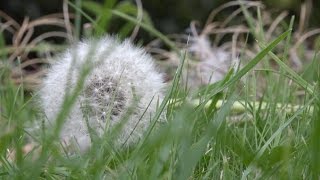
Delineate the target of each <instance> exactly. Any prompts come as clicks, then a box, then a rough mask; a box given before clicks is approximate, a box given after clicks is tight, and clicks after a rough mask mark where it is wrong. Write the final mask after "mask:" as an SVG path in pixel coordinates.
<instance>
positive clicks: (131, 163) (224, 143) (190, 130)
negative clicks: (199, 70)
mask: <svg viewBox="0 0 320 180" xmlns="http://www.w3.org/2000/svg"><path fill="white" fill-rule="evenodd" d="M78 5H79V4H78ZM78 5H75V6H74V7H79V6H78ZM106 7H107V5H106ZM108 7H109V6H108ZM110 7H111V5H110ZM112 7H113V6H112ZM76 10H77V9H76ZM78 10H80V9H78ZM244 11H245V9H244ZM79 12H80V11H79ZM113 12H117V13H114V14H115V15H118V16H120V17H123V18H124V19H126V20H128V21H130V23H134V24H136V25H137V24H138V25H141V27H143V28H144V29H145V30H146V31H148V32H149V33H150V34H152V35H154V36H155V37H159V38H160V39H161V40H163V41H167V44H168V45H169V47H171V48H172V49H175V50H176V52H178V53H179V57H180V65H179V68H178V70H177V72H176V74H175V77H174V80H173V82H172V84H171V85H170V88H169V90H168V92H167V94H166V97H165V100H164V101H163V102H162V103H161V105H160V107H159V111H158V112H157V114H155V115H154V117H153V119H152V121H153V122H154V124H155V122H156V120H157V119H158V118H159V116H160V114H161V112H162V111H164V110H165V109H166V111H167V118H168V122H167V123H165V124H161V125H160V127H158V128H155V127H154V126H151V127H150V128H149V129H148V131H147V132H146V136H145V139H143V141H141V142H140V143H138V144H137V145H136V146H134V147H131V148H129V149H115V148H114V147H112V146H111V145H110V144H109V143H106V142H110V141H113V140H112V139H110V137H101V139H98V140H97V141H94V143H93V145H92V148H91V149H90V150H89V152H87V153H85V154H81V153H78V152H75V153H74V154H72V155H70V154H68V153H67V152H63V151H62V150H61V144H60V143H59V138H58V133H59V131H60V129H61V127H62V126H63V122H64V121H65V120H66V117H67V115H68V111H69V110H70V109H71V107H72V105H73V103H74V101H75V99H76V97H77V95H78V94H79V92H81V89H82V85H83V81H84V79H85V78H86V76H87V74H88V73H89V71H90V67H86V68H84V69H83V71H82V75H81V78H80V80H79V82H78V86H77V88H76V89H75V90H74V91H71V92H70V93H69V96H66V97H65V103H64V108H63V111H61V113H60V116H59V118H58V119H59V120H58V123H57V124H56V126H55V127H56V128H55V129H53V130H52V131H51V130H47V129H41V128H40V129H41V135H40V137H33V136H31V137H30V134H29V131H28V130H29V129H28V127H30V124H32V123H34V122H41V121H44V120H45V119H44V118H43V117H42V116H41V115H39V114H41V113H39V107H37V105H36V102H37V97H36V94H35V95H34V96H31V97H28V96H26V95H25V93H24V86H23V84H21V85H20V86H16V85H14V84H12V82H11V81H10V73H8V72H9V71H10V69H6V68H1V72H0V80H1V87H0V113H1V114H0V178H1V179H239V178H240V177H242V179H318V178H319V176H320V172H319V169H320V165H319V162H320V155H319V152H320V143H319V137H320V130H319V128H320V123H319V120H320V119H319V117H320V111H319V110H320V107H319V106H320V100H319V92H320V91H319V87H320V81H319V79H320V77H319V71H312V72H311V73H312V75H313V76H314V79H315V80H316V81H314V82H313V83H311V82H309V81H307V80H305V78H304V76H302V75H300V74H298V73H296V72H295V71H293V70H292V69H291V68H290V67H289V66H288V65H287V64H286V61H285V59H286V55H284V56H282V55H280V56H279V55H277V54H275V53H273V51H272V50H273V49H274V48H276V47H277V45H278V44H279V43H281V42H283V41H286V42H285V43H284V44H285V47H288V46H290V43H289V42H290V40H288V39H290V36H291V28H292V26H290V27H289V29H288V30H287V31H285V32H284V33H282V34H281V35H279V36H278V37H277V38H275V39H274V40H273V41H272V42H265V40H264V38H263V32H262V31H260V33H258V34H255V33H256V32H255V31H254V30H255V29H254V28H251V34H253V35H254V36H255V35H256V39H258V40H259V43H260V48H261V51H260V52H259V53H257V55H256V56H255V57H254V58H253V59H251V60H250V61H248V63H247V64H246V65H245V66H244V67H242V68H241V69H239V70H230V72H229V74H228V75H227V76H226V77H225V79H223V80H222V81H220V82H218V83H216V84H214V85H208V86H206V87H204V88H203V89H201V90H199V91H198V92H196V93H193V94H190V93H189V92H188V91H187V90H185V89H184V88H181V87H182V86H181V84H182V81H181V73H182V68H183V66H184V65H185V59H186V57H187V56H188V54H187V53H185V52H184V51H180V50H179V49H178V48H177V47H175V45H174V44H173V43H172V44H171V40H169V39H168V40H166V39H167V37H166V36H165V35H163V34H161V33H160V32H158V31H157V30H155V29H154V28H153V27H152V26H151V25H150V24H148V23H145V22H139V21H138V20H136V19H135V18H134V17H131V16H128V17H127V15H124V14H123V13H121V12H120V13H119V12H118V11H113ZM80 13H82V12H80ZM82 15H83V14H82ZM77 17H78V18H80V16H77ZM98 19H99V18H98ZM98 19H97V20H93V21H94V23H95V24H97V26H101V27H106V26H107V25H108V22H109V21H108V17H104V18H102V19H100V20H98ZM246 20H247V21H248V23H249V24H253V22H250V21H251V18H250V14H249V13H247V19H246ZM78 28H80V27H78ZM98 29H99V28H97V27H95V30H96V31H97V33H101V32H100V30H98ZM78 31H80V30H78ZM286 38H287V39H286ZM4 46H5V45H4V44H1V49H2V48H5V47H4ZM288 48H289V47H288ZM285 54H286V53H285ZM4 55H5V53H4ZM88 56H89V55H88ZM316 57H317V54H315V56H314V59H313V62H316ZM271 58H272V59H274V60H275V61H276V62H277V63H278V65H279V66H280V67H281V68H282V69H281V70H280V72H279V73H272V72H271V73H269V74H268V78H266V82H265V83H266V84H267V88H266V89H265V92H263V97H262V98H261V99H260V101H259V102H258V103H251V102H256V96H255V92H256V88H257V87H256V86H257V85H259V84H260V83H261V82H260V81H259V78H257V77H255V73H259V71H257V72H256V71H254V67H255V66H256V65H257V64H258V63H260V62H263V61H269V60H270V59H271ZM265 65H266V66H267V67H265V68H266V69H272V66H269V64H265ZM274 71H275V72H278V70H274ZM308 73H310V72H304V74H308ZM248 74H253V76H252V77H250V76H249V77H247V75H248ZM243 78H247V79H248V80H247V81H246V82H247V83H246V84H245V86H246V87H241V86H239V81H240V79H243ZM297 90H299V91H302V92H304V93H305V95H304V96H303V97H302V98H299V97H297V96H296V92H297ZM243 91H245V93H243ZM194 97H196V98H197V100H198V103H197V104H192V103H190V98H194ZM171 100H174V101H178V102H179V104H180V105H178V106H177V105H175V104H174V103H172V102H171ZM218 100H222V102H223V103H222V104H221V106H220V107H219V108H217V107H216V106H215V105H216V102H218ZM238 100H242V101H243V102H244V104H245V105H246V106H245V108H246V109H245V112H242V114H243V116H242V117H240V118H237V119H236V122H235V123H230V120H232V118H233V116H234V112H233V108H232V105H233V104H234V102H235V101H238ZM208 102H209V103H210V102H211V104H210V105H209V106H208ZM279 102H280V103H281V104H280V107H279ZM250 103H251V104H250ZM289 104H296V105H299V106H298V107H299V108H298V110H296V111H295V112H293V113H288V112H287V111H286V109H287V108H289V107H288V106H289ZM281 105H282V106H281ZM311 106H313V107H314V110H313V112H312V113H310V107H311ZM40 124H41V123H40ZM115 133H116V132H115ZM28 139H32V140H33V141H34V142H36V144H38V145H36V146H34V149H33V150H31V151H28V153H27V154H26V153H25V151H24V147H25V145H27V144H28V143H30V140H28ZM111 144H112V143H111ZM13 154H14V156H13Z"/></svg>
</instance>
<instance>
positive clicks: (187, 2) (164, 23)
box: [0, 0, 320, 34]
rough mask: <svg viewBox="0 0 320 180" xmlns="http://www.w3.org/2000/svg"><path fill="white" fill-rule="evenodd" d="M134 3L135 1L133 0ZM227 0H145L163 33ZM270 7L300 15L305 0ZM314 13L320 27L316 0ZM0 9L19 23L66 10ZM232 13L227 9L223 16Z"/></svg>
mask: <svg viewBox="0 0 320 180" xmlns="http://www.w3.org/2000/svg"><path fill="white" fill-rule="evenodd" d="M97 1H98V0H97ZM100 1H102V0H100ZM132 2H133V3H134V1H132ZM226 2H229V1H226V0H142V4H143V7H144V9H145V10H146V11H147V12H148V13H149V15H150V16H151V18H152V21H153V23H154V25H155V27H156V28H157V29H158V30H160V31H162V32H163V33H165V34H167V33H180V32H182V31H184V30H185V29H186V28H187V27H188V26H189V23H190V21H192V20H199V21H200V22H205V20H206V18H207V17H208V15H209V13H210V12H211V11H212V10H213V9H215V8H217V7H218V6H219V5H221V4H223V3H226ZM263 2H264V3H265V4H266V5H267V7H268V8H270V9H273V10H275V11H281V10H284V9H286V10H288V11H289V12H290V13H291V14H294V15H297V16H298V15H299V10H300V6H301V4H302V3H303V2H304V1H302V0H264V1H263ZM312 2H313V9H312V16H311V18H310V22H309V26H310V27H316V26H320V21H319V19H320V1H319V0H313V1H312ZM0 10H2V11H4V12H5V13H7V14H8V15H10V16H11V17H13V18H14V19H15V20H17V21H18V22H20V23H21V22H22V21H23V18H24V17H25V16H28V17H30V19H34V18H37V17H40V16H43V15H47V14H50V13H56V12H62V0H0ZM223 16H228V12H226V11H224V12H223V14H220V18H223Z"/></svg>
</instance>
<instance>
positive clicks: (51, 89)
mask: <svg viewBox="0 0 320 180" xmlns="http://www.w3.org/2000/svg"><path fill="white" fill-rule="evenodd" d="M91 64H93V69H92V70H91V72H90V74H89V75H88V76H87V77H86V80H85V82H84V88H83V90H82V92H81V94H80V96H79V97H78V99H77V103H76V104H75V105H74V107H73V108H72V111H71V112H70V114H69V117H68V119H67V120H66V122H65V124H64V126H63V129H62V132H61V137H62V139H64V140H66V141H68V140H70V139H72V138H73V137H74V138H75V139H76V140H77V143H78V144H79V146H80V148H81V149H87V148H88V147H90V142H91V140H90V136H89V132H88V128H87V126H86V122H85V120H86V119H87V120H88V122H89V126H90V127H91V128H92V129H94V130H95V131H96V132H97V133H98V135H100V136H102V135H103V133H104V132H105V130H106V129H108V125H110V127H114V126H115V125H116V124H118V123H119V122H120V121H121V119H122V116H123V115H124V114H125V113H126V112H127V111H128V109H129V108H130V106H134V110H133V113H132V114H130V116H129V118H128V120H127V121H126V122H125V124H124V127H123V129H122V131H121V133H120V137H119V138H118V139H117V143H116V144H117V145H122V144H124V143H125V144H126V145H130V144H132V143H135V142H137V141H138V140H139V139H140V138H141V137H142V135H143V133H144V131H145V130H146V128H147V127H148V126H149V123H150V117H152V115H153V114H154V113H155V112H156V108H157V102H159V100H160V101H161V100H162V98H163V90H164V83H163V79H162V75H161V74H160V73H158V72H157V71H156V68H155V66H154V62H153V59H152V58H151V56H150V55H148V54H146V53H145V51H143V50H142V49H140V48H137V47H135V46H133V45H132V44H131V43H130V42H129V41H128V40H127V41H124V42H123V43H120V42H118V41H117V40H116V39H115V38H113V37H109V36H107V37H104V38H102V39H100V40H88V41H84V42H81V43H78V44H77V45H75V46H73V47H71V48H70V49H68V50H67V51H66V52H65V53H64V54H63V55H62V56H60V58H57V59H56V60H55V62H54V63H53V65H52V67H51V68H50V70H49V73H48V74H47V77H46V78H45V79H44V81H43V86H42V89H41V91H40V97H41V102H42V106H43V109H44V111H45V114H46V115H47V117H48V120H49V121H51V122H52V121H54V120H55V118H56V116H57V114H58V113H59V112H60V110H61V106H62V104H63V100H64V96H65V95H66V90H68V89H69V90H72V89H74V88H75V85H76V82H77V81H78V80H79V78H80V77H79V76H80V74H81V70H82V69H83V67H85V66H89V65H91ZM164 119H165V117H164V115H162V116H161V120H164ZM107 121H108V122H107ZM51 124H54V123H51Z"/></svg>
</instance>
